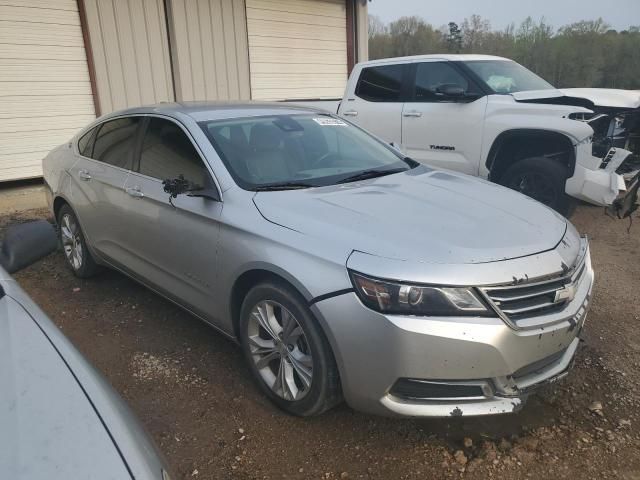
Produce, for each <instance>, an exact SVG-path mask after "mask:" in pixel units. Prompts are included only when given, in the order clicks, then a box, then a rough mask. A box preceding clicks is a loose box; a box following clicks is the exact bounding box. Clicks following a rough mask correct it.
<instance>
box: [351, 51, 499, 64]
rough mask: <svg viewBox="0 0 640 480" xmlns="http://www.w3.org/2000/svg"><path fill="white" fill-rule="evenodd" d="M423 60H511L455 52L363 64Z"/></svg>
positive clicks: (381, 59) (370, 61) (385, 59)
mask: <svg viewBox="0 0 640 480" xmlns="http://www.w3.org/2000/svg"><path fill="white" fill-rule="evenodd" d="M422 60H443V61H449V62H456V61H457V62H473V61H480V60H499V61H504V62H508V61H511V60H509V59H508V58H504V57H497V56H495V55H479V54H453V53H442V54H440V53H438V54H430V55H412V56H409V57H394V58H380V59H378V60H369V61H367V62H361V63H359V65H361V66H371V65H382V64H387V63H399V62H419V61H422Z"/></svg>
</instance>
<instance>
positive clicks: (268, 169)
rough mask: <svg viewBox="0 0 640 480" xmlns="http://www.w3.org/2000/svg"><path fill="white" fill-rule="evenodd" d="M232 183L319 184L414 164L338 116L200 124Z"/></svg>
mask: <svg viewBox="0 0 640 480" xmlns="http://www.w3.org/2000/svg"><path fill="white" fill-rule="evenodd" d="M200 126H201V128H202V129H203V130H204V132H205V133H206V134H207V136H208V137H209V140H210V141H211V143H212V144H213V146H214V148H215V149H216V150H217V152H218V154H219V155H220V157H221V158H222V160H223V162H224V163H225V165H226V167H227V169H228V170H229V173H230V174H231V175H232V176H233V178H234V179H235V181H236V183H237V184H238V185H239V186H240V187H242V188H244V189H246V190H254V189H257V188H259V187H264V186H272V185H280V184H285V183H296V184H298V185H299V186H304V185H307V186H324V185H331V184H334V183H340V181H341V180H346V179H348V178H349V177H351V176H353V175H354V174H357V173H359V172H364V171H370V170H376V171H379V172H383V173H384V172H387V171H388V172H389V173H394V172H397V171H399V170H408V169H409V168H411V167H412V166H413V164H412V163H411V161H405V160H404V159H403V157H402V156H401V155H399V154H398V153H396V152H395V151H394V150H393V149H391V148H390V147H388V146H387V145H386V144H384V143H382V142H380V141H379V140H377V139H375V138H374V137H372V136H371V135H369V134H367V133H365V132H364V131H362V130H361V129H359V128H358V127H356V126H354V125H352V124H350V123H347V122H345V121H343V120H341V119H339V118H337V117H333V116H330V115H322V114H303V115H277V116H263V117H251V118H239V119H230V120H222V121H220V120H216V121H210V122H201V123H200Z"/></svg>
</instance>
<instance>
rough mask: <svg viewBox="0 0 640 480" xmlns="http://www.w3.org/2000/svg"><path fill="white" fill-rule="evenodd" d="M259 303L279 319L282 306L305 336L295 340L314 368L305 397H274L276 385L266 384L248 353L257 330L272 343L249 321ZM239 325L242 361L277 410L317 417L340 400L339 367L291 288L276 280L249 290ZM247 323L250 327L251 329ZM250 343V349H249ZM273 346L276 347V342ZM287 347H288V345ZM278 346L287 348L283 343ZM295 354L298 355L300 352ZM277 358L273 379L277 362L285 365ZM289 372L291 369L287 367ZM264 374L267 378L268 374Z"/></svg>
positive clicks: (274, 369) (271, 368) (301, 299)
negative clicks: (252, 335) (270, 305)
mask: <svg viewBox="0 0 640 480" xmlns="http://www.w3.org/2000/svg"><path fill="white" fill-rule="evenodd" d="M262 302H269V303H270V304H272V305H274V304H275V305H277V306H275V307H274V310H273V311H274V315H275V316H276V317H277V316H278V312H280V318H281V319H282V315H283V311H282V309H281V307H284V309H286V310H287V311H288V312H290V313H291V315H293V317H294V318H295V321H296V322H297V324H298V326H299V327H300V328H301V329H302V332H303V334H304V335H303V336H302V337H298V340H296V342H302V343H303V344H302V346H300V348H301V349H302V350H303V351H304V353H307V354H310V355H311V358H312V362H313V363H312V365H313V367H312V369H311V372H312V373H311V382H310V383H311V384H310V387H308V390H307V392H306V394H305V395H304V396H303V397H302V398H300V399H298V400H295V399H285V398H283V397H282V396H281V395H278V394H276V392H275V391H274V390H273V389H272V387H273V386H274V385H275V384H274V383H272V384H271V385H269V384H267V382H266V381H265V379H263V377H262V376H261V373H260V370H259V369H258V367H257V365H256V360H255V359H256V358H258V357H257V356H254V353H252V351H251V348H255V342H252V341H250V339H249V337H250V330H251V331H252V332H253V333H254V334H255V332H256V331H258V332H259V334H260V335H263V336H264V337H266V338H267V341H270V342H272V341H271V340H270V338H271V337H273V335H271V336H270V334H269V333H268V332H266V331H265V330H264V329H263V328H262V327H260V328H258V330H255V328H256V327H255V325H258V324H259V322H257V320H255V317H254V319H253V320H252V318H251V317H252V312H253V311H254V309H255V308H256V306H258V305H264V303H262ZM239 323H240V325H239V327H240V328H239V333H240V343H241V346H242V351H243V353H244V356H245V359H246V361H247V363H248V365H249V369H250V370H251V374H252V375H253V377H254V379H255V380H256V382H257V383H258V385H259V386H260V388H261V389H262V391H263V392H264V393H265V395H266V396H267V397H268V398H269V399H270V400H271V401H272V402H273V403H275V404H276V405H277V406H278V407H279V408H280V409H282V410H284V411H285V412H287V413H290V414H293V415H297V416H301V417H308V416H314V415H319V414H321V413H322V412H324V411H326V410H329V409H330V408H332V407H334V406H335V405H337V404H338V403H340V402H341V401H342V393H341V388H340V378H339V374H338V368H337V365H336V361H335V359H334V356H333V353H332V351H331V348H330V346H329V343H328V341H327V339H326V337H325V335H324V333H323V332H322V330H321V328H320V326H319V325H318V323H317V321H316V319H315V317H314V316H313V313H312V312H311V310H309V307H308V306H307V304H306V302H305V301H304V299H303V298H302V296H301V295H300V294H299V293H298V292H296V291H295V290H294V289H293V288H291V287H290V286H289V285H287V284H286V283H285V282H279V281H267V282H264V283H261V284H259V285H256V286H255V287H253V288H252V289H251V290H250V291H249V293H248V294H247V295H246V297H245V299H244V301H243V303H242V307H241V310H240V322H239ZM250 324H251V325H252V326H250ZM281 324H282V325H284V321H282V323H281ZM283 332H284V330H283ZM276 336H277V335H276ZM254 338H255V337H254ZM280 338H283V337H282V335H280ZM285 339H286V337H285ZM285 342H286V340H285ZM250 343H251V345H252V347H250ZM272 343H273V344H274V345H277V343H276V342H272ZM289 346H290V347H291V345H289ZM281 347H285V348H286V345H284V342H283V344H282V345H281ZM296 348H298V347H296ZM274 350H275V349H274ZM296 351H298V352H299V351H300V350H296ZM293 353H294V352H293V351H292V352H291V354H293ZM285 355H286V354H285ZM277 358H283V357H277ZM277 358H276V359H274V360H273V361H271V362H270V363H269V364H268V365H269V366H268V367H267V368H269V369H270V371H271V372H273V375H274V376H275V377H277V372H278V371H279V369H278V367H279V365H280V362H284V360H278V359H277ZM289 365H291V362H289ZM261 371H263V372H264V371H265V370H264V367H262V370H261ZM290 371H293V370H291V368H290ZM267 374H268V375H270V374H269V373H267ZM292 375H293V374H292ZM294 378H295V376H294ZM296 380H297V383H300V382H299V380H300V376H299V375H298V377H297V379H296ZM301 390H302V389H301Z"/></svg>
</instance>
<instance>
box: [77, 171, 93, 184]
mask: <svg viewBox="0 0 640 480" xmlns="http://www.w3.org/2000/svg"><path fill="white" fill-rule="evenodd" d="M78 177H79V178H80V180H84V181H85V182H88V181H89V180H91V174H90V173H89V172H87V171H86V170H79V171H78Z"/></svg>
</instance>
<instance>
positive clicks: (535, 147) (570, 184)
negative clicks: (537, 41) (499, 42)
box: [296, 55, 640, 215]
mask: <svg viewBox="0 0 640 480" xmlns="http://www.w3.org/2000/svg"><path fill="white" fill-rule="evenodd" d="M577 93H580V92H577ZM577 93H576V95H575V97H568V96H567V91H561V90H558V89H555V88H553V86H551V85H549V84H548V83H546V82H545V81H544V80H542V79H541V78H539V77H537V76H536V75H535V74H533V73H532V72H529V71H528V70H526V69H525V68H524V67H522V66H520V65H518V64H516V63H515V62H512V61H510V60H507V59H504V58H500V57H493V56H486V55H422V56H415V57H403V58H392V59H382V60H375V61H370V62H365V63H362V64H358V65H356V66H355V67H354V69H353V71H352V73H351V76H350V77H349V81H348V83H347V87H346V90H345V94H344V96H343V98H342V101H341V102H339V103H338V102H329V101H322V102H320V101H319V102H296V103H300V104H304V105H306V106H314V107H316V108H319V109H324V110H328V111H332V112H333V113H335V112H336V111H337V113H338V114H339V115H340V116H342V117H344V118H346V119H348V120H349V121H351V122H354V123H356V124H358V125H359V126H361V127H363V128H364V129H366V130H369V131H370V132H372V133H374V134H376V135H377V136H379V137H381V138H382V139H384V140H385V141H387V142H391V143H393V144H394V145H395V146H397V147H398V148H399V149H400V150H401V151H402V152H403V153H404V154H405V155H407V156H409V157H411V158H413V159H414V160H417V161H419V162H422V163H425V164H428V165H431V166H435V167H439V168H444V169H449V170H454V171H459V172H462V173H466V174H469V175H476V176H480V177H483V178H487V179H489V180H491V181H493V182H496V183H500V184H503V185H505V186H508V187H510V188H513V189H515V190H519V191H521V192H522V193H524V194H526V195H529V196H531V197H533V198H535V199H536V200H539V201H541V202H543V203H545V204H547V205H549V206H551V207H553V208H554V209H556V210H558V211H559V212H560V213H563V214H565V215H567V214H568V213H569V212H570V210H571V209H570V208H569V205H570V203H571V202H570V199H569V197H573V198H575V199H579V200H583V201H586V202H588V203H591V204H594V205H600V206H608V205H611V204H612V202H614V201H615V200H616V199H617V198H619V197H620V195H621V193H622V192H624V190H625V189H626V187H625V182H624V179H623V177H622V176H621V175H620V174H619V173H618V172H617V171H616V170H617V168H618V167H620V165H621V164H622V163H623V162H624V161H625V160H626V159H627V158H628V156H629V155H630V152H628V151H626V150H625V148H624V146H621V145H617V146H616V149H615V150H611V149H607V150H606V151H603V152H599V153H598V152H596V151H595V150H596V149H594V148H593V145H592V140H593V137H594V129H593V128H592V126H591V125H590V124H589V123H587V122H585V121H582V120H584V119H588V118H590V117H591V115H593V111H592V110H591V109H589V108H588V107H590V106H592V103H591V102H590V101H588V100H586V99H584V98H576V97H578V96H579V95H577ZM634 94H635V93H634V92H631V93H629V94H628V95H625V97H629V98H632V97H633V96H634ZM636 96H638V95H636ZM607 97H611V98H613V97H616V98H618V97H622V95H620V94H615V93H612V92H607ZM607 100H610V98H607ZM618 102H621V100H620V99H618ZM636 102H640V98H636ZM336 108H337V110H336ZM611 147H613V145H612V146H611ZM607 156H613V157H614V158H613V159H611V162H609V163H608V165H606V168H605V164H604V160H605V158H607ZM614 165H615V166H614ZM536 178H537V179H538V180H537V181H538V182H546V184H544V185H542V186H541V187H540V188H536V186H535V185H536V184H535V181H536ZM541 179H542V180H541Z"/></svg>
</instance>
